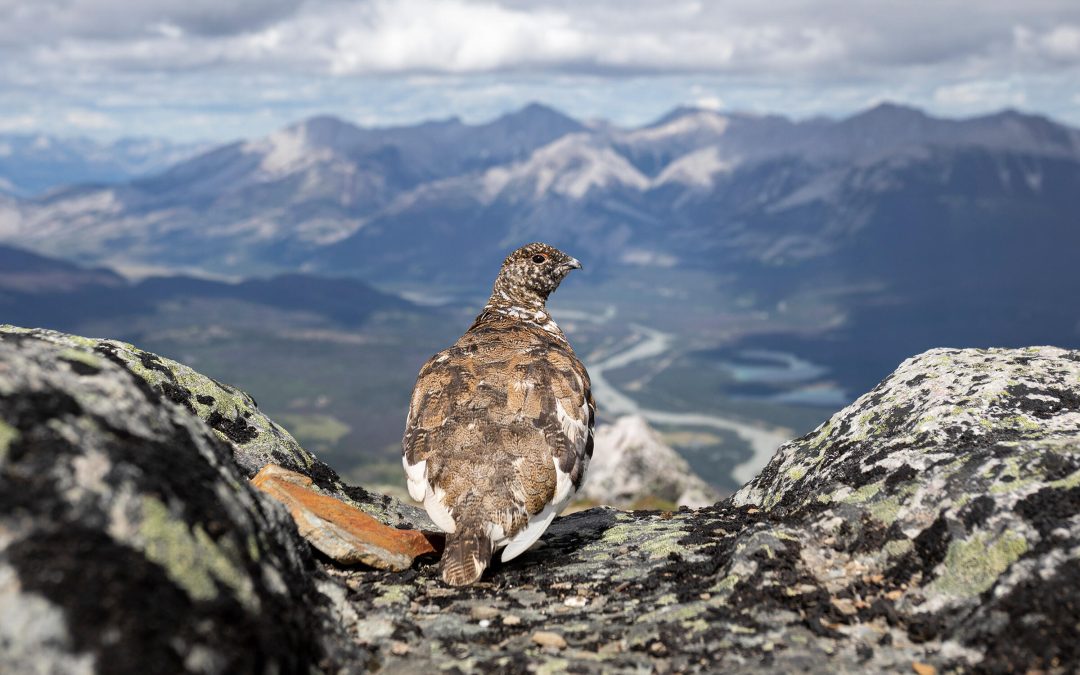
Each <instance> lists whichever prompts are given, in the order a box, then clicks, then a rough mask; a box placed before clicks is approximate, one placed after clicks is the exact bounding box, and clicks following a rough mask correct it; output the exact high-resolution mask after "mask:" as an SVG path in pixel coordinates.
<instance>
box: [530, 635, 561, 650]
mask: <svg viewBox="0 0 1080 675" xmlns="http://www.w3.org/2000/svg"><path fill="white" fill-rule="evenodd" d="M532 641H533V642H535V643H536V644H538V645H540V646H541V647H553V648H555V649H566V640H564V639H563V636H561V635H559V634H558V633H552V632H551V631H547V630H538V631H536V632H535V633H533V634H532Z"/></svg>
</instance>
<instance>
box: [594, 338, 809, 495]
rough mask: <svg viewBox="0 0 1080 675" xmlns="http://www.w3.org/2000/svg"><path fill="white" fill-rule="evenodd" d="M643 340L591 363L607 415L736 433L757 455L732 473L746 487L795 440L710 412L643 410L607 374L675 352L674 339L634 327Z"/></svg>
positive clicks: (595, 392)
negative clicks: (775, 453) (784, 447)
mask: <svg viewBox="0 0 1080 675" xmlns="http://www.w3.org/2000/svg"><path fill="white" fill-rule="evenodd" d="M630 328H631V329H632V330H633V331H634V333H635V334H636V335H637V336H639V337H640V338H641V339H640V340H638V341H637V342H635V343H634V344H633V345H631V346H630V347H628V348H627V349H624V350H623V351H620V352H617V353H615V354H611V355H609V356H606V357H604V358H602V359H600V360H599V361H594V362H592V363H589V377H590V378H592V389H593V395H594V396H595V397H596V399H597V402H598V405H599V406H601V408H602V409H603V410H604V412H605V413H609V414H612V415H641V416H642V417H644V418H645V419H647V420H648V421H649V422H654V423H656V424H663V425H670V426H691V427H711V428H714V429H723V430H725V431H731V432H733V433H735V434H736V435H737V436H738V437H739V438H742V439H743V440H745V441H746V442H747V444H748V445H749V446H750V449H751V450H752V451H753V455H752V456H751V457H750V459H748V460H746V461H745V462H742V463H740V464H737V465H736V466H735V467H734V468H733V469H732V470H731V476H732V478H733V479H734V480H735V481H736V482H737V483H738V484H739V485H742V484H744V483H746V482H747V481H749V480H750V479H751V478H753V477H754V476H756V475H757V473H758V472H759V471H761V468H762V467H764V466H765V464H766V463H768V461H769V459H770V458H772V455H773V453H774V452H775V451H776V448H778V447H779V446H780V445H781V444H782V443H785V442H787V441H789V440H791V437H790V436H789V435H788V433H787V432H786V431H785V430H780V429H773V428H769V427H765V426H760V425H756V424H750V423H747V422H743V421H739V420H734V419H731V418H728V417H721V416H719V415H712V414H707V413H678V412H668V411H665V410H652V409H649V408H643V407H641V406H640V405H639V404H638V403H637V402H636V401H635V400H634V399H632V398H630V397H629V396H627V395H626V394H624V393H623V392H621V391H619V390H618V389H616V388H615V387H614V386H613V385H612V384H611V383H610V382H608V380H607V378H606V377H604V374H605V372H607V371H609V370H614V369H617V368H622V367H624V366H627V365H629V364H631V363H633V362H635V361H642V360H645V359H652V358H656V357H658V356H662V355H663V354H666V353H668V352H670V351H671V346H672V343H673V342H674V339H675V338H674V336H673V335H670V334H668V333H664V332H662V331H658V330H656V329H655V328H649V327H647V326H641V325H638V324H631V325H630Z"/></svg>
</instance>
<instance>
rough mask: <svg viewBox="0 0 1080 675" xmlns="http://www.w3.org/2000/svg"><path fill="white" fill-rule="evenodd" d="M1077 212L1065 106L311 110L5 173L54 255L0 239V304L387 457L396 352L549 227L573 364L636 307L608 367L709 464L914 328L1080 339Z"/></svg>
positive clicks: (944, 336) (883, 353)
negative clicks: (1060, 113)
mask: <svg viewBox="0 0 1080 675" xmlns="http://www.w3.org/2000/svg"><path fill="white" fill-rule="evenodd" d="M1078 211H1080V131H1078V130H1076V129H1074V128H1071V127H1069V126H1067V125H1063V124H1060V123H1057V122H1055V121H1053V120H1050V119H1048V118H1046V117H1042V116H1039V115H1034V114H1025V113H1020V112H1017V111H1003V112H1000V113H995V114H991V115H984V116H980V117H975V118H970V119H960V120H954V119H940V118H936V117H933V116H930V115H927V114H926V113H924V112H922V111H919V110H916V109H913V108H909V107H904V106H899V105H894V104H882V105H878V106H876V107H873V108H871V109H869V110H866V111H863V112H860V113H858V114H855V115H852V116H850V117H846V118H843V119H823V118H821V119H808V120H791V119H788V118H785V117H782V116H776V115H750V114H727V113H721V112H717V111H712V110H703V109H694V108H680V109H676V110H673V111H671V112H670V113H668V114H667V115H665V116H663V117H662V118H660V119H658V120H656V121H655V122H654V123H651V124H648V125H645V126H641V127H637V128H621V127H618V126H615V125H612V124H608V123H605V122H583V121H579V120H575V119H573V118H571V117H569V116H567V115H564V114H562V113H560V112H558V111H556V110H553V109H551V108H548V107H545V106H542V105H537V104H533V105H530V106H527V107H525V108H523V109H521V110H519V111H516V112H514V113H511V114H508V115H505V116H503V117H501V118H498V119H496V120H493V121H491V122H487V123H484V124H469V123H465V122H462V121H461V120H459V119H455V118H450V119H443V120H438V121H432V122H427V123H423V124H418V125H413V126H403V127H391V128H364V127H359V126H356V125H353V124H350V123H348V122H346V121H343V120H340V119H336V118H332V117H325V116H323V117H316V118H312V119H308V120H304V121H301V122H298V123H297V124H294V125H292V126H289V127H287V128H284V129H282V130H280V131H278V132H275V133H273V134H271V135H269V136H266V137H263V138H257V139H251V140H245V141H239V142H235V143H230V144H226V145H222V146H219V147H216V148H211V149H208V150H206V151H205V152H201V153H198V154H197V155H195V156H192V157H190V158H188V159H184V160H182V161H179V162H176V163H173V164H171V165H170V166H168V167H167V168H165V169H164V170H161V171H157V172H150V173H148V174H143V175H140V176H137V177H134V178H130V179H120V180H112V181H111V182H109V180H107V178H106V177H102V176H97V177H94V179H93V182H92V183H86V184H78V185H70V186H67V187H62V188H55V189H52V190H51V191H49V192H48V193H46V194H41V195H37V196H30V197H27V196H17V195H11V194H8V195H4V194H0V242H4V243H7V244H9V245H13V246H17V247H19V248H21V249H26V250H29V251H34V252H36V253H37V254H42V255H47V256H50V257H55V258H62V259H63V261H60V260H53V261H51V262H50V263H49V264H47V265H46V264H44V263H42V262H41V261H38V262H37V263H35V264H38V270H37V272H36V273H35V274H34V275H30V274H28V273H26V272H25V270H24V271H23V272H22V273H20V272H19V271H18V268H17V267H16V266H15V263H14V262H12V261H14V260H15V259H16V257H17V256H22V257H23V259H24V264H25V259H26V256H28V255H30V254H29V253H27V252H26V251H21V252H19V253H18V254H15V253H12V252H10V251H8V252H7V253H6V254H5V253H4V251H3V250H0V312H3V316H4V318H5V320H8V321H14V320H15V319H14V318H12V317H14V316H19V317H22V319H20V320H19V322H21V323H27V324H38V325H50V326H52V327H58V328H61V329H66V330H71V331H73V332H77V333H82V334H101V335H110V336H118V337H123V336H130V337H131V338H132V339H135V338H136V337H137V338H138V340H139V341H140V343H142V344H147V345H149V347H151V348H154V349H155V350H157V351H159V352H162V353H166V354H170V355H172V356H174V357H176V358H179V359H180V360H185V357H186V356H191V357H193V358H196V359H201V360H202V361H201V363H202V365H201V367H203V368H206V369H207V371H208V372H213V373H215V376H217V375H220V376H221V377H222V378H223V379H227V380H229V381H235V382H237V383H240V384H242V385H244V386H245V387H246V388H247V389H249V390H252V391H255V392H256V393H259V392H261V391H270V392H272V394H271V395H270V397H269V398H267V399H266V400H269V401H270V402H271V403H270V405H271V406H272V407H274V410H275V411H281V414H285V415H290V414H292V415H295V416H302V419H301V418H300V417H297V418H296V420H297V423H298V424H299V423H302V424H303V425H306V426H307V428H310V429H311V430H312V433H313V434H314V436H312V438H327V439H337V440H332V441H331V440H328V441H326V443H327V447H328V448H330V449H331V450H332V451H333V452H336V453H340V454H339V456H345V454H346V453H349V452H356V448H357V447H363V448H365V449H364V450H363V451H362V452H364V453H367V454H368V455H378V456H379V457H381V458H383V459H385V458H387V457H390V456H391V455H392V454H393V453H392V452H389V451H388V450H386V448H389V447H391V446H392V445H393V443H394V437H395V436H396V435H397V434H399V433H400V429H398V428H397V427H399V426H400V424H399V422H400V421H399V420H398V419H397V409H398V407H400V405H403V404H404V403H403V402H404V401H406V400H407V396H408V388H409V386H410V385H411V379H412V377H413V375H414V374H415V368H416V367H418V366H417V365H415V364H419V363H422V362H423V360H424V359H425V358H426V357H427V356H429V355H430V353H432V352H433V351H435V350H437V349H438V348H440V347H442V346H445V343H446V341H447V340H452V339H453V337H455V336H456V334H458V333H460V330H461V329H463V328H464V327H465V326H466V325H467V323H468V320H469V318H470V317H471V316H472V315H473V314H475V311H476V309H477V308H478V307H479V306H480V304H482V299H483V297H484V295H485V294H486V291H487V288H489V284H490V282H491V278H492V276H493V275H494V273H495V270H496V268H497V265H498V261H499V260H501V258H502V256H504V255H505V253H506V252H507V251H508V250H510V249H512V248H514V247H515V246H517V245H519V244H521V243H523V242H526V241H531V240H543V241H547V242H549V243H552V244H555V245H557V246H560V247H563V248H565V249H566V250H568V251H570V252H571V253H573V255H575V257H578V258H579V259H581V260H582V261H583V262H584V264H585V268H586V269H585V271H584V272H582V273H575V276H573V277H572V278H571V279H570V280H569V281H568V282H567V283H566V284H564V288H562V289H560V291H559V293H558V295H557V296H556V298H555V300H554V305H555V310H556V318H557V319H558V320H559V321H560V324H561V325H563V326H564V328H566V329H567V331H568V333H569V334H570V335H571V338H572V340H573V341H574V344H575V346H576V347H578V348H579V350H580V352H581V353H582V354H583V357H584V358H585V360H586V363H587V364H589V363H595V362H608V361H607V359H608V357H609V356H610V355H611V354H613V353H616V352H619V350H626V352H625V354H629V355H632V352H633V344H634V342H633V341H634V340H637V339H642V336H647V335H649V333H647V332H644V331H642V330H641V329H640V326H647V327H651V329H652V330H660V331H662V332H663V333H665V334H667V335H669V336H671V337H670V339H669V338H663V339H661V338H657V337H655V336H654V337H653V338H648V339H653V340H659V341H660V342H655V343H654V344H661V345H665V346H663V347H662V350H661V353H658V354H656V355H653V356H651V357H648V358H641V359H638V360H636V361H634V362H633V364H632V365H624V366H618V367H613V366H608V370H607V372H606V374H605V377H606V378H607V380H608V382H609V384H610V385H611V386H613V387H615V388H617V389H618V391H619V392H621V393H622V395H624V396H631V397H632V398H633V399H634V401H633V403H637V404H640V406H642V407H643V408H647V409H650V410H652V411H653V412H657V411H659V413H660V415H659V417H660V418H661V419H663V418H664V415H665V414H667V413H670V412H678V413H684V414H685V415H684V416H685V417H688V418H692V419H699V418H700V416H701V415H702V414H706V413H707V414H709V415H722V416H724V421H722V422H721V423H720V425H719V426H715V425H714V426H712V427H708V428H702V427H698V428H691V429H689V430H687V428H684V427H685V425H684V426H682V427H681V426H679V425H673V424H671V425H668V426H667V428H661V429H660V431H661V432H662V433H665V434H667V435H668V436H669V437H671V438H675V439H681V440H679V441H678V442H680V443H683V445H678V444H677V443H676V442H675V441H673V442H672V444H673V445H676V446H677V449H678V450H679V451H680V452H681V453H683V455H684V456H685V457H686V458H687V459H688V461H690V463H691V465H692V466H693V468H694V469H695V470H697V471H698V472H700V473H702V475H703V476H705V477H706V478H707V479H708V480H710V481H712V482H713V484H714V485H717V486H719V487H723V488H725V489H731V488H734V487H737V484H736V483H733V482H731V478H730V477H729V476H728V475H727V471H728V470H729V469H730V467H732V466H734V465H737V464H739V463H740V462H745V461H747V459H748V457H749V456H750V455H751V451H750V449H749V446H747V445H746V438H747V437H748V435H749V434H750V432H744V435H743V436H738V434H735V433H733V432H730V431H729V430H730V429H731V428H735V427H732V426H731V424H730V422H731V421H732V420H736V421H739V422H742V423H750V424H751V425H753V424H759V423H761V424H765V425H766V426H769V427H770V428H772V429H787V430H788V431H790V432H791V433H792V434H795V433H797V432H799V431H801V430H806V429H809V428H810V427H812V426H813V425H814V424H816V423H817V422H818V421H820V419H823V417H824V414H825V412H827V410H824V409H823V408H824V406H829V407H835V406H836V405H837V404H838V403H840V402H843V401H844V400H847V399H846V397H847V396H849V394H850V393H851V392H857V391H866V390H868V389H870V388H871V387H872V386H873V385H874V384H875V383H876V382H877V381H878V380H880V379H881V378H882V377H884V376H885V375H886V374H887V373H888V372H891V371H892V370H893V369H894V368H895V366H896V365H897V364H898V363H899V362H900V361H901V360H903V359H904V358H906V357H907V356H910V355H911V354H915V353H918V352H921V351H923V350H925V349H928V348H931V347H940V346H955V347H965V346H1026V345H1031V344H1055V345H1058V346H1064V347H1080V309H1078V308H1077V304H1076V303H1075V302H1074V301H1073V300H1072V299H1073V298H1075V297H1077V296H1078V294H1080V275H1077V274H1076V273H1075V266H1076V263H1075V257H1076V251H1078V250H1080V227H1078V225H1077V223H1078V220H1077V217H1076V214H1077V212H1078ZM5 255H6V256H7V257H6V258H5V257H4V256H5ZM71 262H76V263H78V265H77V266H73V265H71ZM103 267H105V268H111V269H115V270H119V271H120V272H123V273H125V274H128V275H129V276H130V275H131V274H133V273H137V274H139V275H144V274H146V272H147V270H149V271H150V272H152V273H154V274H160V273H161V272H162V271H173V272H175V271H177V270H182V271H185V274H181V275H180V276H179V277H177V278H160V277H156V278H151V279H147V280H144V281H141V282H132V281H128V280H127V279H125V278H122V277H120V276H118V275H117V274H115V273H114V272H111V271H109V270H108V269H102V268H103ZM187 272H194V273H196V274H195V275H194V276H193V275H192V274H189V273H187ZM20 274H21V276H20ZM215 275H216V278H221V277H227V278H230V279H233V280H234V281H236V283H225V282H223V281H220V280H218V281H212V280H207V277H208V276H209V277H214V276H215ZM289 275H292V276H289ZM372 285H374V287H373V286H372ZM35 288H40V289H45V290H47V291H48V292H47V293H44V295H40V296H33V295H32V293H35V292H39V291H37V290H34V289H35ZM5 289H6V290H5ZM12 289H17V290H16V291H13V290H12ZM376 289H381V290H376ZM405 290H407V291H409V292H408V293H407V294H405V295H406V297H408V298H410V299H412V300H417V301H422V302H423V304H438V303H442V302H447V300H448V299H449V301H450V306H448V307H446V308H444V309H443V310H432V309H431V308H425V307H420V306H417V305H415V304H412V303H411V302H409V301H406V300H403V299H402V298H401V297H400V296H399V295H395V292H398V291H405ZM391 291H392V292H391ZM41 292H44V291H41ZM5 298H6V299H7V300H6V304H5ZM354 298H355V299H354ZM373 308H375V309H373ZM440 311H442V312H444V313H443V314H440V313H439V312H440ZM35 312H37V314H34V313H35ZM560 312H565V313H564V314H560ZM386 316H391V317H393V318H391V319H380V318H379V317H386ZM35 317H37V318H38V320H37V321H34V318H35ZM103 317H104V318H103ZM447 317H451V319H452V320H447ZM564 318H565V319H566V320H564ZM56 321H67V323H60V324H57V323H56ZM72 324H75V325H72ZM194 326H197V327H198V328H197V329H196V328H193V327H194ZM207 336H216V337H207ZM282 336H286V337H282ZM253 344H254V345H257V346H256V347H255V348H252V346H251V345H253ZM267 360H269V361H271V362H273V363H275V364H285V365H281V366H280V367H277V366H276V367H275V368H274V369H273V373H272V376H271V375H269V374H268V371H267V369H266V368H265V367H264V363H265V362H266V361H267ZM614 362H615V363H616V364H620V363H625V362H627V359H626V356H625V355H624V356H620V357H618V358H616V359H614ZM343 363H347V364H348V367H344V368H343V367H342V364H343ZM357 373H364V375H363V376H362V377H361V376H358V375H357ZM301 381H302V383H301ZM325 391H330V392H332V396H331V397H330V398H332V399H333V402H332V403H330V404H327V405H326V406H323V407H320V406H319V405H316V404H315V402H316V401H317V400H320V399H319V395H320V392H325ZM600 403H601V408H603V405H604V401H603V400H601V401H600ZM808 405H811V406H812V405H817V406H819V408H812V407H811V412H807V410H808V408H807V406H808ZM335 406H337V407H335ZM814 411H816V412H814ZM653 417H654V419H655V418H656V417H657V416H656V415H654V416H653ZM343 425H344V426H343ZM660 426H661V427H663V426H664V425H662V424H661V425H660ZM690 426H691V427H693V425H690ZM342 428H344V429H346V430H348V429H351V431H348V432H344V431H340V430H341V429H342ZM339 431H340V433H339ZM341 434H345V435H343V436H342V435H341ZM301 435H303V434H301ZM387 461H388V460H387ZM388 466H389V464H388ZM393 470H394V471H395V472H396V471H397V468H394V469H393ZM394 475H396V473H395V474H394Z"/></svg>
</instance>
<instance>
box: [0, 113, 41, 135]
mask: <svg viewBox="0 0 1080 675" xmlns="http://www.w3.org/2000/svg"><path fill="white" fill-rule="evenodd" d="M37 124H38V120H37V118H36V117H34V116H33V115H3V116H0V132H3V133H13V132H18V131H30V130H32V129H34V128H35V127H36V126H37Z"/></svg>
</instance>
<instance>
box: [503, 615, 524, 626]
mask: <svg viewBox="0 0 1080 675" xmlns="http://www.w3.org/2000/svg"><path fill="white" fill-rule="evenodd" d="M502 622H503V625H504V626H516V625H518V624H519V623H521V617H519V616H514V615H513V614H507V615H506V616H504V617H503V618H502Z"/></svg>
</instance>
